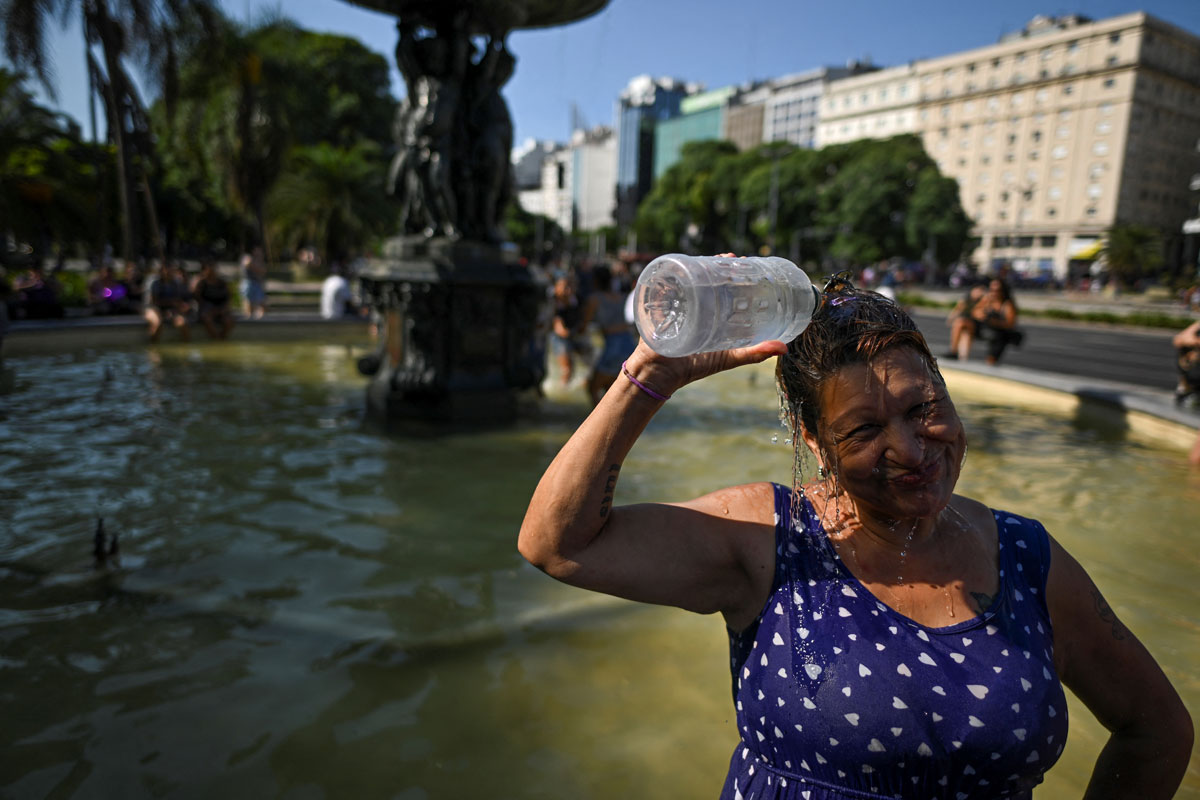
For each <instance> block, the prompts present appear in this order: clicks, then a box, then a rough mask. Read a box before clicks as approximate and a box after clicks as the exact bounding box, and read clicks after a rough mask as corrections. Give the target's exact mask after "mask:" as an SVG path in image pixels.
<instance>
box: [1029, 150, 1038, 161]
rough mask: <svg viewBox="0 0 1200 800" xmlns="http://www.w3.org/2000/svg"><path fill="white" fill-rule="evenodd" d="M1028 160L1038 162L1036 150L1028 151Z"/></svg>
mask: <svg viewBox="0 0 1200 800" xmlns="http://www.w3.org/2000/svg"><path fill="white" fill-rule="evenodd" d="M1029 160H1030V161H1037V160H1038V151H1037V150H1030V151H1029Z"/></svg>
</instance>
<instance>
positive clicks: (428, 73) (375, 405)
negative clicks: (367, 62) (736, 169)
mask: <svg viewBox="0 0 1200 800" xmlns="http://www.w3.org/2000/svg"><path fill="white" fill-rule="evenodd" d="M347 2H351V3H353V4H355V5H359V6H363V7H365V8H370V9H373V10H375V11H382V12H385V13H388V14H392V15H394V16H396V17H397V18H398V22H397V31H398V39H397V43H396V64H397V66H398V67H399V69H400V71H401V73H402V74H403V76H404V83H405V87H406V89H407V94H406V97H405V98H404V100H403V102H402V103H401V105H400V108H399V110H398V112H397V115H396V121H395V126H394V129H395V136H396V145H397V150H396V154H395V157H394V158H393V160H392V163H391V165H390V168H389V171H388V182H387V184H388V192H389V194H391V195H392V196H393V197H394V198H395V199H396V201H397V207H398V209H399V212H400V214H399V225H400V230H399V231H398V233H399V235H398V236H396V237H394V238H393V239H390V240H388V241H387V242H386V243H385V244H384V247H383V252H382V257H381V258H377V259H374V260H372V261H371V262H370V266H369V268H368V269H367V270H366V272H365V273H364V274H363V275H362V276H361V281H362V287H363V295H364V298H365V299H366V300H367V301H368V302H369V303H370V304H371V306H372V307H373V308H374V309H375V311H376V312H377V313H378V314H379V315H380V316H381V317H382V318H383V322H384V325H383V326H382V328H383V330H382V334H381V344H380V348H379V351H378V352H377V353H376V354H375V355H374V356H372V357H370V358H367V359H363V361H362V362H360V369H362V371H363V372H364V373H366V374H369V375H371V376H372V380H371V384H370V385H369V386H368V389H367V397H368V404H369V405H370V407H371V408H372V410H374V411H376V412H379V413H381V414H382V415H383V416H385V417H387V418H389V419H396V418H401V419H419V420H424V421H436V422H444V421H450V422H459V421H481V420H489V421H499V420H506V419H511V418H513V417H515V415H516V408H517V394H518V393H520V392H522V391H525V390H528V389H533V388H536V387H537V386H538V385H539V384H540V383H541V380H542V378H543V377H544V376H545V354H544V350H543V348H542V347H541V341H542V340H543V339H544V337H545V334H546V332H545V331H543V330H541V329H540V328H539V327H538V326H539V324H540V323H539V320H540V318H541V317H542V316H544V315H542V314H541V313H540V312H541V309H542V306H543V305H544V304H545V303H547V302H548V292H547V291H546V287H545V286H544V285H543V284H542V283H541V282H540V281H539V279H538V278H537V277H536V276H535V275H534V274H533V273H532V272H531V271H530V270H529V269H528V268H527V267H526V266H524V265H523V264H521V263H519V261H518V260H517V258H516V257H515V255H514V254H513V253H512V252H510V251H509V250H507V249H505V248H503V247H501V245H502V244H503V243H504V241H505V238H506V237H505V233H504V227H503V217H504V211H505V207H506V206H507V204H508V203H509V202H510V201H511V199H512V166H511V163H510V160H509V158H510V156H509V154H510V153H511V151H512V139H513V125H512V119H511V117H510V116H509V112H508V106H507V104H506V103H505V102H504V97H503V95H502V94H501V89H502V88H503V87H504V85H505V84H506V83H507V82H508V80H509V78H511V77H512V75H513V71H514V69H515V66H516V59H515V58H514V56H513V55H512V53H510V52H509V50H508V48H507V45H506V43H505V40H506V39H507V37H508V34H509V32H511V31H513V30H516V29H520V28H540V27H549V26H553V25H561V24H565V23H568V22H573V21H575V20H578V19H582V18H584V17H586V16H590V15H591V14H593V13H595V12H597V11H599V10H600V9H602V8H603V7H604V6H605V5H607V3H608V0H347Z"/></svg>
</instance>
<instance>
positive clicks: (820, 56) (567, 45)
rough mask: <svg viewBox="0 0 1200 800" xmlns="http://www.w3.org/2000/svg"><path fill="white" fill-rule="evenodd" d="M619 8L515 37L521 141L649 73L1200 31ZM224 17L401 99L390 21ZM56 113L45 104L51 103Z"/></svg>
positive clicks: (68, 56) (563, 132) (813, 11)
mask: <svg viewBox="0 0 1200 800" xmlns="http://www.w3.org/2000/svg"><path fill="white" fill-rule="evenodd" d="M1057 2H1058V0H1045V2H1039V1H1038V0H1007V1H1006V2H999V3H997V2H984V1H983V0H837V2H832V3H830V2H814V1H813V0H739V1H737V2H734V1H733V0H610V2H609V4H608V6H607V7H606V8H605V9H604V10H603V11H601V12H600V13H598V14H596V15H594V16H592V17H590V18H588V19H586V20H583V21H581V22H576V23H573V24H571V25H567V26H562V27H558V28H552V29H547V30H532V31H517V32H514V33H513V34H512V35H511V36H510V37H509V48H510V49H511V50H512V52H513V53H514V54H515V55H516V56H517V59H518V61H517V71H516V74H515V75H514V76H513V79H512V80H511V81H510V82H509V83H508V85H507V86H506V87H505V90H504V94H505V96H506V97H507V99H508V103H509V108H510V110H511V112H512V117H513V124H514V127H515V132H514V133H515V141H516V142H520V141H522V140H524V139H526V138H529V137H535V138H539V139H555V140H558V141H562V140H565V139H566V138H567V136H568V135H569V134H570V114H571V106H572V104H574V105H576V106H577V107H578V109H579V112H580V114H581V115H582V118H583V119H584V120H585V121H586V122H587V124H588V125H597V124H611V123H612V121H613V103H614V101H615V100H616V98H617V95H618V94H619V93H620V91H621V89H623V88H624V87H625V85H626V84H627V83H628V82H629V79H630V78H632V77H634V76H636V75H640V74H643V73H649V74H652V75H656V76H657V75H670V76H672V77H676V78H681V79H683V80H686V81H697V82H700V83H703V84H705V85H706V86H707V87H708V88H710V89H713V88H718V87H721V86H727V85H730V84H738V83H743V82H745V81H748V80H752V79H756V78H770V77H775V76H779V75H785V74H788V73H792V72H802V71H804V70H807V69H811V68H814V67H818V66H822V65H839V64H844V63H845V62H846V61H847V60H850V59H855V58H858V59H864V58H870V59H871V60H873V61H874V62H875V63H877V64H880V65H883V66H892V65H895V64H901V63H904V62H906V61H910V60H912V59H917V58H926V57H932V56H939V55H945V54H947V53H953V52H956V51H959V50H967V49H970V48H973V47H982V46H984V45H988V44H992V43H994V42H995V41H996V40H997V39H998V38H999V36H1000V34H1002V33H1004V32H1007V31H1011V30H1016V29H1018V28H1020V27H1021V26H1022V25H1024V24H1025V23H1026V22H1027V21H1028V20H1029V19H1030V18H1032V17H1033V16H1034V15H1036V14H1070V13H1078V14H1084V15H1086V16H1089V17H1092V18H1094V19H1100V18H1103V17H1110V16H1115V15H1117V14H1125V13H1129V12H1131V11H1139V10H1140V11H1146V12H1148V13H1151V14H1153V15H1155V16H1157V17H1160V18H1161V19H1164V20H1166V21H1167V22H1170V23H1172V24H1174V25H1177V26H1179V27H1181V28H1184V29H1185V30H1188V31H1190V32H1192V33H1194V34H1197V35H1200V0H1142V2H1140V3H1136V2H1128V1H1123V0H1072V1H1071V2H1069V3H1066V4H1059V5H1056V4H1055V3H1057ZM221 3H222V5H223V6H224V7H225V10H226V12H227V13H229V14H230V15H231V16H234V17H236V18H238V19H243V20H244V19H248V18H249V19H254V18H255V17H257V16H258V15H260V14H261V13H262V12H263V11H264V10H268V11H269V10H281V11H282V12H283V13H285V14H286V15H287V16H290V17H291V18H293V19H294V20H296V21H297V22H298V23H299V24H300V25H301V26H303V27H305V28H309V29H312V30H322V31H329V32H334V33H341V34H345V35H348V36H353V37H355V38H357V39H359V40H360V41H361V42H362V43H363V44H364V45H366V46H367V47H369V48H370V49H372V50H375V51H376V52H379V53H381V54H383V55H384V56H386V57H387V59H388V63H389V64H392V73H393V94H395V95H396V96H397V97H399V96H400V95H401V94H402V93H403V91H404V90H403V84H402V83H401V81H400V76H399V73H398V72H397V71H396V69H395V64H394V60H393V58H392V49H393V48H394V46H395V34H396V29H395V26H394V24H393V20H392V19H391V18H390V17H387V16H384V15H381V14H378V13H375V12H371V11H366V10H363V9H360V8H359V7H357V6H354V5H352V4H350V3H347V2H345V1H344V0H287V1H286V2H278V1H277V0H221ZM50 41H51V48H52V54H53V57H54V64H55V70H56V73H57V84H58V103H57V106H58V107H59V108H60V109H62V110H63V111H65V112H67V113H69V114H71V115H72V116H75V117H76V118H77V119H79V120H81V121H83V120H85V119H86V114H87V95H86V73H85V72H84V69H83V58H82V44H81V43H80V35H79V30H78V28H77V27H76V28H73V29H70V30H67V31H65V32H63V31H59V30H58V29H55V30H54V32H53V33H52V38H51V40H50ZM45 102H47V103H49V102H50V101H48V100H46V101H45Z"/></svg>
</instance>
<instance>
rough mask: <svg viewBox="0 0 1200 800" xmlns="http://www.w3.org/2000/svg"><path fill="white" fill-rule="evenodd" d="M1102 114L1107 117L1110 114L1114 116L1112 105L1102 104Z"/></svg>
mask: <svg viewBox="0 0 1200 800" xmlns="http://www.w3.org/2000/svg"><path fill="white" fill-rule="evenodd" d="M1100 113H1101V114H1103V115H1104V116H1106V117H1107V116H1108V115H1109V114H1112V103H1101V104H1100Z"/></svg>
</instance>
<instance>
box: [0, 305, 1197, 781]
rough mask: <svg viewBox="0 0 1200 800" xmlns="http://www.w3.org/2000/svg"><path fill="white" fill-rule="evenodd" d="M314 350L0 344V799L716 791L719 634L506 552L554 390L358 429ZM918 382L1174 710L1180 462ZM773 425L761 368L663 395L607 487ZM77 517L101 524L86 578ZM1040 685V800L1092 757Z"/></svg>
mask: <svg viewBox="0 0 1200 800" xmlns="http://www.w3.org/2000/svg"><path fill="white" fill-rule="evenodd" d="M240 330H242V329H241V328H239V329H237V330H236V331H235V337H236V336H237V334H238V331H240ZM317 330H320V329H317ZM360 330H361V329H360ZM346 344H347V343H346V342H334V343H317V342H314V341H312V340H311V339H310V340H308V341H304V342H251V341H239V340H237V339H236V338H235V340H233V341H230V342H223V343H216V344H210V343H207V342H202V341H199V342H197V343H196V344H192V345H182V344H177V343H174V342H167V343H165V344H163V345H160V346H159V347H156V348H151V349H147V348H143V347H140V346H131V347H128V348H124V349H111V348H106V347H105V348H101V347H92V348H84V349H77V350H74V351H68V352H62V351H59V352H51V351H45V352H40V353H37V354H30V355H19V356H18V355H13V354H11V353H10V354H9V355H8V356H6V359H5V361H4V362H3V365H2V366H0V425H2V426H3V430H4V436H2V437H0V502H2V503H3V504H4V507H5V508H6V509H7V510H8V511H7V512H6V516H7V520H6V526H5V527H4V528H3V529H0V609H3V610H2V611H0V670H2V671H3V675H4V679H5V680H4V689H3V690H0V691H3V697H4V704H5V708H6V724H5V725H4V726H3V729H2V730H0V746H2V748H3V752H4V753H6V755H7V756H8V757H7V758H5V759H0V794H4V795H5V796H13V797H19V798H23V797H43V796H48V795H51V794H55V793H60V794H62V795H64V796H78V797H92V796H122V797H140V796H151V795H153V796H159V797H192V796H197V795H203V796H211V795H218V794H221V793H228V794H231V795H233V796H249V795H271V796H274V795H285V794H300V795H312V796H322V795H323V796H354V797H404V798H419V797H464V796H477V795H486V796H497V797H562V796H568V797H581V798H611V797H621V796H642V795H646V794H650V795H656V794H662V793H666V794H667V796H678V797H692V796H706V795H712V794H715V793H716V792H717V791H718V787H719V786H720V783H721V780H722V778H723V774H724V769H725V764H726V762H727V759H728V756H729V753H730V752H731V751H732V748H733V747H734V744H735V742H736V732H735V730H734V725H733V709H732V706H731V703H730V699H729V694H728V691H729V676H728V667H727V660H726V659H727V654H726V652H725V638H724V631H723V626H722V625H721V622H720V620H719V619H717V618H715V617H711V616H709V617H704V616H696V615H692V614H689V613H687V612H682V611H677V610H672V609H662V608H651V607H644V606H638V605H635V604H631V603H626V602H623V601H619V600H614V599H612V598H607V597H604V596H600V595H593V594H589V593H585V592H581V591H579V590H575V589H571V588H570V587H566V586H563V585H561V584H558V583H556V582H554V581H552V580H550V579H548V578H546V577H545V576H543V575H542V574H541V573H539V572H537V571H536V570H534V569H533V568H532V567H529V566H528V565H527V564H525V563H524V562H523V561H522V559H521V558H520V556H519V555H518V554H517V553H516V548H515V542H516V532H517V527H518V526H519V524H520V520H521V517H522V515H523V512H524V507H525V504H526V503H527V501H528V498H529V495H530V493H531V492H532V489H533V486H534V484H535V483H536V481H537V479H538V477H539V476H540V474H541V472H542V470H543V469H544V468H545V466H546V464H547V463H548V462H549V460H550V459H551V458H552V457H553V455H554V453H555V452H556V451H557V449H558V448H559V447H560V446H561V444H562V442H564V441H565V440H566V438H567V437H568V436H569V435H570V432H571V431H572V430H573V429H574V428H575V426H576V425H577V424H578V422H579V421H580V420H581V419H582V417H583V416H584V415H585V414H586V412H587V406H586V401H585V399H584V396H583V394H582V392H578V393H576V392H571V393H562V392H560V391H559V390H558V389H556V388H554V387H553V386H552V385H551V386H550V387H549V396H548V399H547V401H546V402H544V403H543V405H542V406H541V408H540V410H538V411H537V413H536V414H534V415H531V416H528V417H525V418H522V419H520V420H519V421H518V422H517V423H516V424H514V425H513V426H510V427H509V428H506V429H503V430H493V431H485V432H469V433H467V432H462V433H450V434H446V435H442V436H438V437H425V438H420V439H416V438H412V437H402V436H393V435H387V434H384V433H382V432H380V431H379V430H378V429H377V428H375V427H374V426H373V425H372V424H371V423H370V422H369V421H368V420H367V418H366V416H365V414H364V409H363V405H364V399H363V393H362V385H361V377H360V376H359V375H358V374H357V373H356V370H355V367H354V359H353V358H352V356H351V354H350V353H348V352H347V350H348V348H347V346H346ZM350 345H351V346H350V348H349V350H351V351H353V350H354V349H355V346H356V345H355V344H354V343H353V342H351V343H350ZM7 346H8V343H7V342H6V350H7ZM106 376H111V377H107V378H106ZM948 378H949V379H950V381H951V389H952V393H953V394H954V395H955V397H956V401H957V403H958V404H959V406H960V408H961V410H962V412H963V416H964V419H965V422H966V425H967V429H968V437H969V440H970V443H971V451H970V456H969V458H968V461H967V466H966V469H965V471H964V474H963V479H962V482H961V484H960V487H961V490H962V491H963V492H964V493H966V494H970V495H972V496H975V497H978V498H979V499H981V500H983V501H984V502H987V503H989V504H991V505H993V506H997V507H1001V508H1005V509H1008V510H1012V511H1015V512H1018V513H1026V514H1029V515H1031V516H1036V517H1039V518H1040V519H1042V521H1043V522H1044V523H1045V524H1046V526H1047V528H1048V529H1049V530H1050V531H1051V533H1052V534H1053V535H1055V536H1056V537H1057V538H1059V539H1060V541H1062V542H1063V543H1064V545H1065V546H1066V547H1068V549H1070V550H1071V551H1072V553H1073V554H1074V555H1075V556H1076V557H1077V558H1078V559H1079V560H1080V561H1081V562H1082V563H1083V564H1084V565H1085V566H1086V567H1087V568H1088V570H1089V571H1090V572H1091V574H1092V576H1093V577H1094V578H1095V579H1096V581H1097V583H1098V584H1099V585H1100V587H1101V589H1102V590H1103V591H1104V592H1105V594H1106V596H1107V598H1108V599H1109V601H1110V603H1111V604H1112V605H1113V607H1114V608H1115V609H1116V611H1117V613H1118V614H1120V615H1121V617H1122V618H1123V619H1124V620H1125V622H1126V623H1127V624H1128V625H1129V626H1130V627H1131V628H1132V629H1133V630H1134V631H1135V632H1136V633H1137V634H1138V635H1139V636H1140V637H1141V638H1142V640H1143V641H1144V642H1145V643H1146V645H1147V646H1148V647H1149V648H1150V650H1151V651H1152V652H1153V653H1154V654H1155V655H1156V657H1158V658H1159V660H1160V662H1161V663H1162V664H1163V667H1164V669H1166V671H1167V673H1168V675H1169V676H1170V677H1171V679H1172V681H1174V682H1175V685H1176V686H1177V687H1178V688H1179V689H1180V691H1181V693H1182V694H1183V695H1184V699H1185V702H1186V703H1187V704H1188V705H1189V707H1191V708H1193V709H1195V708H1197V707H1200V706H1198V705H1197V703H1198V702H1200V683H1198V682H1197V679H1196V678H1195V675H1194V665H1195V663H1197V660H1198V659H1200V642H1198V641H1197V637H1196V636H1195V630H1196V629H1197V627H1200V616H1198V612H1197V611H1196V609H1197V608H1198V607H1200V605H1198V604H1197V602H1196V600H1197V597H1196V589H1195V575H1196V574H1197V569H1198V568H1200V558H1198V556H1197V555H1196V553H1195V550H1194V548H1193V547H1192V543H1191V538H1192V531H1193V528H1194V509H1195V507H1196V504H1197V502H1200V478H1198V477H1197V476H1196V475H1195V474H1194V473H1193V472H1190V471H1189V470H1188V469H1187V468H1186V466H1184V465H1183V463H1182V462H1183V459H1182V458H1181V457H1180V452H1179V450H1178V449H1176V448H1172V447H1164V446H1162V444H1161V443H1160V442H1159V441H1158V440H1156V439H1155V438H1154V436H1152V435H1145V434H1143V433H1142V432H1140V431H1139V430H1137V429H1136V428H1135V427H1134V426H1130V425H1126V424H1124V423H1123V422H1120V421H1119V420H1117V421H1116V422H1119V423H1120V424H1114V420H1113V419H1109V418H1107V417H1106V416H1105V414H1104V413H1103V412H1100V411H1097V412H1096V414H1095V415H1093V413H1092V412H1090V411H1084V412H1082V413H1079V412H1077V411H1072V410H1071V409H1068V408H1064V409H1061V410H1060V411H1055V410H1054V409H1050V408H1041V407H1038V406H1037V403H1039V402H1041V400H1040V399H1039V398H1040V395H1037V396H1032V397H1026V399H1024V400H1021V399H1020V398H1019V397H1015V396H1014V397H1013V401H1014V402H1018V401H1019V402H1020V403H1021V405H1009V404H1008V403H1007V401H1006V404H1005V405H999V404H997V403H996V402H995V401H994V398H995V397H996V394H995V387H994V386H984V387H982V389H981V390H979V391H977V390H976V389H977V388H978V387H973V386H972V385H971V383H970V381H969V380H968V381H961V380H960V379H959V378H960V376H959V374H957V373H953V372H950V373H948ZM1043 399H1044V398H1043ZM1050 399H1053V398H1050ZM1026 402H1028V403H1029V405H1026V404H1025V403H1026ZM785 435H786V434H785V433H784V432H783V431H782V430H781V429H780V428H779V427H778V422H777V416H776V407H775V400H774V393H773V390H772V376H771V373H770V369H769V367H767V366H765V365H764V366H762V367H759V368H753V369H745V370H740V371H737V372H733V373H727V374H724V375H720V376H715V377H714V378H713V379H711V380H708V381H705V382H703V383H701V384H697V385H694V386H690V387H687V388H685V389H684V390H682V391H681V392H679V393H678V395H677V396H676V398H675V399H673V400H672V401H671V403H669V404H668V405H667V406H666V408H664V410H663V411H662V412H661V413H660V414H659V416H658V417H657V418H656V419H655V420H654V421H653V422H652V424H651V425H650V427H649V428H648V429H647V431H646V434H645V435H644V437H643V438H642V440H641V441H639V443H638V445H637V446H636V447H635V449H634V451H633V453H632V454H631V456H630V458H629V459H628V461H627V462H626V465H625V468H624V469H623V472H622V483H621V486H620V487H619V490H618V501H619V502H638V501H642V500H649V499H655V500H678V499H683V498H686V497H689V496H694V495H696V494H699V493H701V492H704V491H708V490H711V489H712V488H715V487H717V486H721V485H726V484H730V483H734V482H739V481H747V480H777V481H784V482H786V481H787V480H788V479H789V474H790V461H791V458H790V448H788V447H786V446H785V445H784V444H783V438H784V436H785ZM773 437H775V438H776V439H777V440H778V441H776V442H774V443H773V442H772V438H773ZM1098 512H1099V513H1098ZM98 515H103V516H104V518H105V521H106V528H107V529H108V530H109V531H110V532H112V533H116V534H118V536H119V540H120V543H121V548H120V557H121V561H120V564H119V565H117V564H114V565H109V566H106V567H105V568H103V569H99V570H98V569H96V568H95V567H94V566H93V563H92V557H91V534H92V530H93V528H94V524H95V518H96V516H98ZM1151 521H1152V522H1151ZM1072 703H1073V705H1072V707H1071V712H1072V733H1071V739H1070V742H1069V744H1068V747H1067V750H1066V752H1065V753H1064V756H1063V758H1062V759H1061V760H1060V762H1059V764H1058V765H1057V766H1056V767H1055V769H1054V771H1053V772H1051V773H1050V775H1049V777H1048V781H1047V785H1046V789H1045V790H1044V792H1045V793H1046V796H1071V795H1074V796H1078V795H1080V794H1081V793H1082V789H1083V786H1084V785H1085V783H1086V776H1087V773H1088V770H1089V769H1090V764H1091V763H1092V761H1093V760H1094V758H1095V756H1096V754H1097V753H1098V751H1099V749H1100V746H1101V743H1102V736H1103V732H1102V729H1101V728H1100V726H1099V725H1098V724H1097V723H1096V722H1095V721H1094V720H1092V719H1091V718H1090V715H1089V714H1088V713H1087V712H1086V710H1084V709H1082V708H1081V707H1080V706H1079V705H1078V704H1077V703H1074V701H1073V700H1072ZM1187 781H1188V782H1187V783H1186V784H1185V788H1184V789H1183V790H1181V795H1180V796H1195V795H1196V793H1197V792H1198V791H1200V778H1198V777H1197V776H1196V775H1195V774H1193V775H1189V777H1188V779H1187ZM665 787H670V788H669V789H666V788H665Z"/></svg>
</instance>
